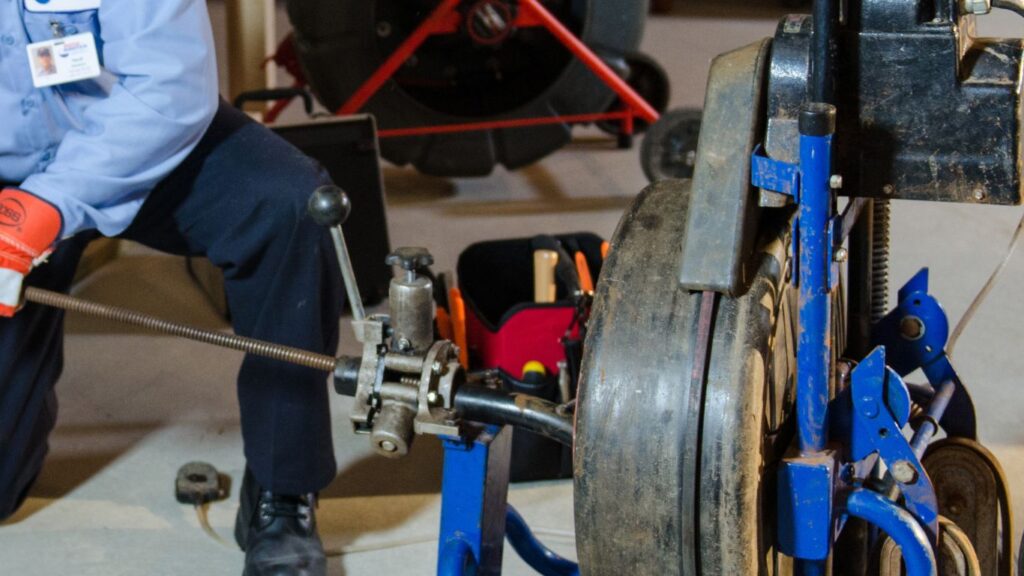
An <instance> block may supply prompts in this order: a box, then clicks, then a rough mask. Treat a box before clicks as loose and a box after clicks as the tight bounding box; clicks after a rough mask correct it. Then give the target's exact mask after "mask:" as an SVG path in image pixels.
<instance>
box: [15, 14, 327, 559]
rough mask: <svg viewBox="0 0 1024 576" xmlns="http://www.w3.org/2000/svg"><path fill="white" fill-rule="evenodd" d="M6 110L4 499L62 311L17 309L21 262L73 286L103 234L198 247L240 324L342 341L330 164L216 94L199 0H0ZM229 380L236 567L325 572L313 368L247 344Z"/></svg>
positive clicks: (323, 394) (34, 415)
mask: <svg viewBox="0 0 1024 576" xmlns="http://www.w3.org/2000/svg"><path fill="white" fill-rule="evenodd" d="M93 45H94V46H95V48H91V50H92V52H90V51H89V50H90V46H93ZM75 50H77V52H75ZM32 54H35V55H36V56H38V58H39V59H40V60H38V61H37V62H36V63H35V64H33V63H32V58H31V57H30V56H31V55H32ZM69 54H70V55H71V57H70V58H68V55H69ZM54 55H56V56H54ZM62 55H63V56H62ZM46 57H50V58H51V59H52V61H51V62H50V64H53V65H52V66H46V67H42V66H41V64H39V62H44V61H45V59H46ZM62 57H63V58H65V59H64V60H61V58H62ZM75 59H77V60H76V63H73V64H74V65H72V64H69V63H71V62H72V60H75ZM93 64H95V65H96V66H97V68H96V73H97V74H98V75H95V74H88V71H89V70H90V69H91V68H90V66H92V65H93ZM76 66H77V67H76ZM43 68H45V70H44V69H43ZM86 74H88V77H85V75H86ZM76 75H77V76H76ZM65 76H66V77H65ZM62 78H63V79H64V81H62V82H59V83H57V84H55V85H52V86H49V85H47V83H49V82H55V81H58V80H60V79H62ZM40 86H42V87H40ZM0 119H2V120H0V183H4V185H5V186H7V187H6V188H3V190H2V192H0V316H7V318H0V518H4V517H6V516H9V515H10V514H12V513H13V512H14V510H16V509H17V507H18V506H19V505H20V504H21V502H22V501H23V500H24V498H25V496H26V494H27V492H28V490H29V488H30V487H31V485H32V482H33V481H34V479H35V478H36V476H37V475H38V473H39V470H40V468H41V466H42V462H43V458H44V456H45V454H46V446H47V444H46V438H47V436H48V434H49V432H50V430H51V429H52V428H53V426H54V422H55V418H56V397H55V395H54V391H53V389H54V384H55V383H56V381H57V378H58V376H59V374H60V366H61V355H62V352H61V344H62V328H63V316H62V314H60V313H58V312H56V311H53V310H50V309H45V308H43V307H38V306H33V305H28V306H25V307H24V309H19V305H20V302H19V296H20V293H21V289H22V286H23V280H24V284H27V285H32V286H39V287H43V288H49V289H56V290H66V289H67V288H68V286H69V285H70V282H71V279H72V277H73V275H74V271H75V266H76V264H77V262H78V260H79V257H80V256H81V253H82V251H83V250H84V248H85V245H86V244H87V243H88V241H89V240H90V239H92V238H94V237H95V236H97V235H100V234H102V235H105V236H118V237H124V238H129V239H132V240H135V241H138V242H141V243H143V244H146V245H148V246H151V247H154V248H157V249H159V250H163V251H166V252H171V253H175V254H182V255H193V256H195V255H203V256H206V257H208V258H210V260H211V261H212V262H214V263H215V264H217V265H218V266H220V267H221V268H222V269H223V270H224V273H225V284H226V289H227V293H228V302H229V307H230V309H231V313H232V318H233V323H234V326H235V330H236V332H238V333H240V334H244V335H247V336H252V337H257V338H263V339H267V340H272V341H276V342H280V343H282V344H287V345H291V346H295V347H300V348H307V349H312V350H318V351H320V352H324V353H328V354H333V353H334V352H335V349H336V345H337V333H338V318H339V316H340V307H341V304H342V300H341V293H340V286H341V283H340V279H339V273H338V271H337V265H336V263H335V260H334V258H333V252H332V250H333V248H332V247H331V243H330V239H329V236H328V235H327V234H326V232H325V231H324V230H322V229H320V228H319V227H317V226H316V225H315V224H314V223H313V222H312V221H311V220H310V219H309V218H308V217H306V215H305V202H306V199H307V198H308V196H309V194H310V193H311V192H312V191H313V190H314V189H315V188H316V187H317V186H319V185H322V184H325V183H328V178H327V177H326V175H325V174H324V172H323V170H322V169H321V168H320V167H319V166H317V165H316V164H315V163H313V162H312V161H311V160H309V159H308V158H306V157H305V156H303V155H302V154H301V153H300V152H299V151H298V150H296V149H294V148H292V147H291V146H289V145H287V144H286V143H284V142H283V141H282V140H280V139H278V138H276V137H275V136H274V135H273V134H272V133H270V132H269V131H267V130H266V129H265V128H263V127H262V126H260V125H258V124H256V123H253V122H251V121H250V120H249V119H248V118H247V117H246V116H244V115H243V114H241V113H239V112H237V111H234V110H232V109H230V108H229V107H227V106H225V105H224V104H223V103H222V102H221V101H220V100H219V98H218V95H217V70H216V63H215V59H214V54H213V41H212V37H211V32H210V23H209V18H208V15H207V12H206V6H205V1H204V0H0ZM112 368H113V367H112ZM238 394H239V401H240V406H241V412H242V433H243V437H244V440H245V454H246V459H247V463H248V467H247V472H246V477H245V479H244V481H243V490H242V492H243V494H242V506H241V507H240V512H239V522H238V526H237V529H236V538H237V539H238V541H239V544H240V545H241V546H242V548H243V549H245V550H246V551H247V553H246V568H245V574H246V575H249V576H257V575H261V574H275V575H276V574H322V573H323V571H324V556H323V549H322V545H321V544H320V540H319V537H318V536H317V533H316V523H315V520H314V516H313V514H314V510H315V493H316V492H318V491H319V490H321V489H322V488H324V487H326V486H327V484H328V483H330V481H331V480H332V479H333V478H334V475H335V462H334V457H333V449H332V446H331V436H330V414H329V412H328V400H327V388H326V386H325V382H324V378H323V376H322V375H321V374H318V373H316V372H314V371H311V370H307V369H304V368H297V367H292V366H285V365H280V364H278V363H274V362H272V361H267V360H262V359H258V358H246V360H245V362H244V363H243V366H242V369H241V372H240V374H239V379H238Z"/></svg>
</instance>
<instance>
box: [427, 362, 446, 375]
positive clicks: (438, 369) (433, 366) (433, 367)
mask: <svg viewBox="0 0 1024 576" xmlns="http://www.w3.org/2000/svg"><path fill="white" fill-rule="evenodd" d="M430 369H431V370H433V371H434V374H441V371H442V370H444V364H441V361H440V360H434V363H433V364H431V365H430Z"/></svg>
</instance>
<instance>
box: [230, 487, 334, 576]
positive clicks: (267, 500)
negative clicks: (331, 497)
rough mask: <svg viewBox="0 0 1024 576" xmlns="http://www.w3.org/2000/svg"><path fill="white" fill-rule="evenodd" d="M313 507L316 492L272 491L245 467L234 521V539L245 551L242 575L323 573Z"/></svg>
mask: <svg viewBox="0 0 1024 576" xmlns="http://www.w3.org/2000/svg"><path fill="white" fill-rule="evenodd" d="M315 508H316V495H314V494H303V495H300V496H285V495H281V494H274V493H273V492H271V491H269V490H264V489H262V488H261V487H260V486H259V485H258V484H257V483H256V480H255V479H254V478H253V477H252V473H250V472H249V471H248V470H246V471H245V478H244V479H243V480H242V492H241V506H239V508H238V517H237V518H236V520H235V541H236V542H238V545H239V546H240V547H241V548H242V550H245V571H244V572H243V573H242V576H324V575H326V574H327V559H326V557H325V556H324V546H323V543H321V542H320V535H319V534H317V531H316V515H315Z"/></svg>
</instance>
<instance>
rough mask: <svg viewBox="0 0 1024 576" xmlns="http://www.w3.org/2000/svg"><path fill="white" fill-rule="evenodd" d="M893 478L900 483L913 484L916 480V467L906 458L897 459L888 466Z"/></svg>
mask: <svg viewBox="0 0 1024 576" xmlns="http://www.w3.org/2000/svg"><path fill="white" fill-rule="evenodd" d="M889 471H890V472H891V473H892V477H893V479H895V480H896V481H897V482H899V483H900V484H914V483H915V482H917V468H914V465H913V464H911V463H910V462H908V461H906V460H897V461H896V462H893V464H892V467H890V468H889Z"/></svg>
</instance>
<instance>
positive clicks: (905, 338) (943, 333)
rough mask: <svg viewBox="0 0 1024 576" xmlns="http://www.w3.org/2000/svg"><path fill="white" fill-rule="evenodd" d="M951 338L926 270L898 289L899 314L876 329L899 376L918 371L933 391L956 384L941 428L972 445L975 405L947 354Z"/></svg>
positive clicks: (877, 341)
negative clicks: (920, 371) (948, 342)
mask: <svg viewBox="0 0 1024 576" xmlns="http://www.w3.org/2000/svg"><path fill="white" fill-rule="evenodd" d="M948 338H949V320H948V318H947V317H946V312H945V311H944V310H943V309H942V305H941V304H939V301H938V300H937V299H935V297H934V296H932V295H931V294H929V293H928V269H927V268H923V269H921V271H920V272H918V273H917V274H915V275H914V277H913V278H911V279H910V280H909V281H908V282H907V283H906V284H904V285H903V287H902V288H900V291H899V304H898V305H897V306H896V309H894V310H893V311H892V312H890V313H889V314H888V315H886V316H885V318H883V319H882V320H880V321H879V322H878V323H877V324H875V326H874V327H873V328H872V340H873V341H874V344H875V345H881V346H885V349H886V355H887V357H888V363H889V365H890V366H892V368H893V369H894V370H896V372H898V373H899V374H900V375H901V376H906V375H907V374H910V373H911V372H913V371H914V370H917V369H918V368H920V369H921V370H922V371H923V372H924V374H925V376H926V377H927V378H928V382H929V383H930V384H931V385H932V388H933V390H938V389H939V387H940V386H941V385H942V384H943V383H944V382H947V381H952V382H953V383H954V384H955V385H956V390H955V391H954V393H953V398H952V399H951V400H950V404H949V408H948V409H947V410H946V412H945V414H944V415H943V416H942V420H941V421H940V422H939V423H940V424H941V425H942V428H943V429H944V430H945V431H946V432H947V433H948V434H949V435H950V436H958V437H962V438H970V439H971V440H974V439H976V438H977V435H978V434H977V421H976V416H975V412H974V402H973V401H972V400H971V396H970V394H969V393H968V391H967V388H966V387H964V385H963V383H962V382H961V381H960V377H959V375H958V374H957V373H956V369H955V368H954V367H953V364H952V362H951V361H950V359H949V357H948V356H947V355H946V341H947V339H948Z"/></svg>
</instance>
